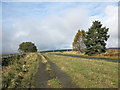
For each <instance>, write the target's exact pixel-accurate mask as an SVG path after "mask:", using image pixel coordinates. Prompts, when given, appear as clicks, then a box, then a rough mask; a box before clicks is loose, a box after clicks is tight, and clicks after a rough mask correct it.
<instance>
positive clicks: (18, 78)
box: [2, 53, 40, 88]
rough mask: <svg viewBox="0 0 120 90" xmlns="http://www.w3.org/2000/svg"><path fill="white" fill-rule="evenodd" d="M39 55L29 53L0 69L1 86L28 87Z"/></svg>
mask: <svg viewBox="0 0 120 90" xmlns="http://www.w3.org/2000/svg"><path fill="white" fill-rule="evenodd" d="M39 58H40V56H39V55H38V54H37V53H29V54H27V55H26V56H25V57H24V58H20V59H19V60H16V62H15V63H14V64H11V65H8V66H6V67H5V68H4V69H3V71H2V88H30V87H31V81H32V77H33V76H34V75H35V73H36V72H37V68H38V66H39Z"/></svg>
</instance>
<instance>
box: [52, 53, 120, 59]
mask: <svg viewBox="0 0 120 90" xmlns="http://www.w3.org/2000/svg"><path fill="white" fill-rule="evenodd" d="M51 54H60V55H69V56H79V57H88V58H96V59H97V58H98V59H112V60H120V58H119V57H118V56H99V55H96V56H88V55H83V54H81V55H80V54H70V53H61V52H57V53H51Z"/></svg>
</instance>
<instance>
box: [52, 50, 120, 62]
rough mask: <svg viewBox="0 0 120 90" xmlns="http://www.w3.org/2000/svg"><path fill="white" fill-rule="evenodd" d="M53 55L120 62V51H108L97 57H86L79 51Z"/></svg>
mask: <svg viewBox="0 0 120 90" xmlns="http://www.w3.org/2000/svg"><path fill="white" fill-rule="evenodd" d="M51 53H53V54H61V55H70V56H80V57H88V58H98V59H99V58H102V59H113V60H120V49H108V50H106V52H105V53H101V54H97V55H92V56H89V55H85V54H84V53H81V52H79V51H66V52H51Z"/></svg>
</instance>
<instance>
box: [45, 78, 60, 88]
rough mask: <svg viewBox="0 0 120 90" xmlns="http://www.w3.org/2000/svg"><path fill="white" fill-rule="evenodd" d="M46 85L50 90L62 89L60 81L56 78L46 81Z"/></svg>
mask: <svg viewBox="0 0 120 90" xmlns="http://www.w3.org/2000/svg"><path fill="white" fill-rule="evenodd" d="M47 85H48V86H49V87H50V88H62V83H60V81H59V80H58V79H57V78H53V79H51V80H48V82H47Z"/></svg>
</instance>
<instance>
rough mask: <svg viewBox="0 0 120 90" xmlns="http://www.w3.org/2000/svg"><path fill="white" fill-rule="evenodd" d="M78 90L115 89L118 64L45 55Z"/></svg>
mask: <svg viewBox="0 0 120 90" xmlns="http://www.w3.org/2000/svg"><path fill="white" fill-rule="evenodd" d="M45 55H46V56H47V57H48V58H49V59H50V60H51V61H52V62H54V63H55V64H56V65H57V66H58V67H59V68H61V70H63V71H64V72H66V73H67V74H68V75H69V76H70V77H71V79H72V81H73V83H75V84H76V87H79V88H117V87H118V63H114V62H108V61H103V60H101V61H100V60H99V61H98V60H91V59H80V58H75V57H66V56H57V55H51V54H47V53H46V54H45Z"/></svg>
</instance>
